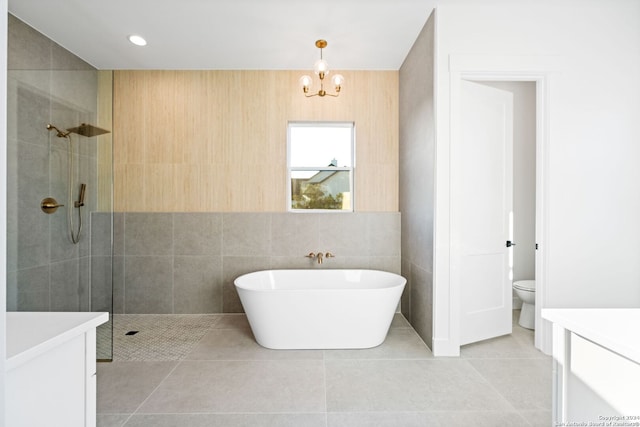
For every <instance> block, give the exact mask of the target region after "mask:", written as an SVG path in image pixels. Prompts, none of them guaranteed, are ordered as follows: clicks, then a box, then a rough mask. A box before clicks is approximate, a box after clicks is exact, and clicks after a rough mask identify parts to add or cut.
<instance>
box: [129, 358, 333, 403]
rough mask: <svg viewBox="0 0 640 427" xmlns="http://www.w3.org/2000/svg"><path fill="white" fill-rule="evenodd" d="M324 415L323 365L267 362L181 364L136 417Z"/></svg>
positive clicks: (298, 361) (287, 361)
mask: <svg viewBox="0 0 640 427" xmlns="http://www.w3.org/2000/svg"><path fill="white" fill-rule="evenodd" d="M185 385H188V386H185ZM325 410H326V406H325V392H324V372H323V366H322V361H314V360H311V361H307V360H284V361H278V360H267V361H193V362H191V361H188V362H187V361H185V362H181V363H180V365H179V366H178V367H177V368H176V369H175V370H174V371H173V372H172V374H171V375H170V376H169V377H168V378H167V379H166V380H165V381H164V382H163V383H162V384H161V385H160V387H158V389H157V390H156V391H155V392H154V393H153V394H152V395H151V396H150V397H149V399H148V400H147V401H146V402H145V403H144V405H142V407H141V408H140V410H139V412H140V413H160V414H161V413H193V412H208V413H213V412H324V411H325Z"/></svg>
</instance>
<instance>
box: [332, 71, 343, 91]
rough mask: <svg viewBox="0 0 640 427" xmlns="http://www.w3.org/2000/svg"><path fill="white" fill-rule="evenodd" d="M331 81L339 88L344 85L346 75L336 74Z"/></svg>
mask: <svg viewBox="0 0 640 427" xmlns="http://www.w3.org/2000/svg"><path fill="white" fill-rule="evenodd" d="M331 81H332V82H333V85H334V86H335V87H337V88H339V87H340V86H342V83H344V76H343V75H342V74H336V75H335V76H333V77H332V78H331Z"/></svg>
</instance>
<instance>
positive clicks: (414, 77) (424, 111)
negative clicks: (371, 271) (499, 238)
mask: <svg viewBox="0 0 640 427" xmlns="http://www.w3.org/2000/svg"><path fill="white" fill-rule="evenodd" d="M433 70H434V16H433V14H432V15H431V16H430V17H429V19H428V21H427V23H426V24H425V26H424V28H423V29H422V31H421V32H420V35H419V36H418V38H417V39H416V41H415V43H414V45H413V47H412V48H411V51H410V52H409V54H408V55H407V58H406V59H405V62H404V63H403V64H402V67H401V68H400V75H399V82H400V212H402V275H403V276H404V277H406V278H407V289H408V291H407V290H405V293H404V295H403V298H402V313H403V314H404V315H405V317H406V318H407V319H408V320H409V322H411V325H412V326H413V327H414V329H415V330H416V332H418V334H419V335H420V337H421V338H422V339H423V340H424V342H425V343H427V345H428V346H429V347H431V345H432V344H431V342H432V338H433V331H432V329H433V238H434V234H433V214H434V202H435V200H434V179H435V163H434V160H435V115H434V93H433V81H434V80H433V79H434V74H433Z"/></svg>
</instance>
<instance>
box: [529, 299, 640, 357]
mask: <svg viewBox="0 0 640 427" xmlns="http://www.w3.org/2000/svg"><path fill="white" fill-rule="evenodd" d="M541 314H542V318H544V319H546V320H548V321H550V322H553V323H557V324H559V325H560V326H562V327H563V328H565V329H567V330H569V331H571V332H574V333H576V334H577V335H580V336H581V337H583V338H586V339H588V340H589V341H592V342H594V343H596V344H598V345H600V346H602V347H604V348H607V349H609V350H611V351H613V352H615V353H617V354H619V355H621V356H624V357H626V358H627V359H629V360H631V361H633V362H635V363H639V364H640V341H639V340H638V339H637V338H636V339H633V338H634V337H633V336H631V335H629V337H628V338H629V339H625V338H624V337H622V336H621V335H622V334H620V333H617V334H612V333H611V328H616V329H617V330H618V331H625V330H626V331H628V326H629V322H630V321H632V320H635V321H637V322H640V309H633V308H623V309H615V308H606V309H600V308H598V309H589V308H584V309H575V308H573V309H561V308H546V309H542V312H541ZM585 316H589V319H588V322H585ZM632 333H633V335H635V336H637V330H636V331H634V332H629V334H632Z"/></svg>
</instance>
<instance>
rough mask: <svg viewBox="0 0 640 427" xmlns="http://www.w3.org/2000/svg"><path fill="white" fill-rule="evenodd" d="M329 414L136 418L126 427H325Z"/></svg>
mask: <svg viewBox="0 0 640 427" xmlns="http://www.w3.org/2000/svg"><path fill="white" fill-rule="evenodd" d="M325 426H326V416H325V414H168V415H158V414H154V415H134V416H133V417H131V419H130V420H129V422H127V424H126V427H325Z"/></svg>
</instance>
